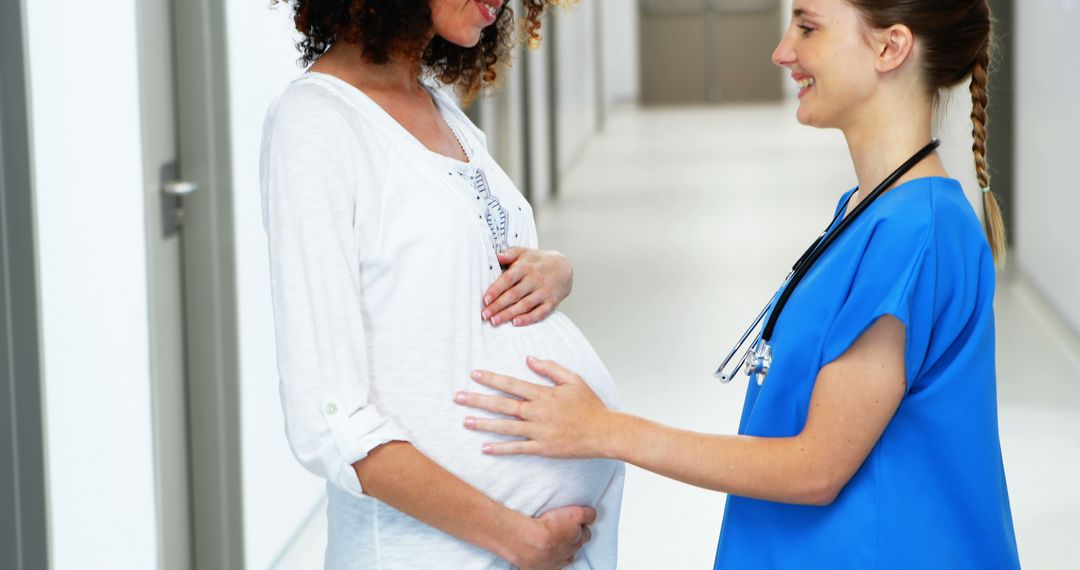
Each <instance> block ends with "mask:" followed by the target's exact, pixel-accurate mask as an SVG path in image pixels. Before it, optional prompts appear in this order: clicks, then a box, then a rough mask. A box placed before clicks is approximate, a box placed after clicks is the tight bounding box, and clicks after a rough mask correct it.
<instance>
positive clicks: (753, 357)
mask: <svg viewBox="0 0 1080 570" xmlns="http://www.w3.org/2000/svg"><path fill="white" fill-rule="evenodd" d="M743 367H744V368H745V370H746V375H747V376H749V377H750V378H753V379H754V381H755V382H757V385H758V386H761V385H762V384H764V383H765V377H766V376H768V375H769V368H772V346H771V345H770V344H769V343H768V342H766V341H765V340H764V339H760V338H759V339H758V341H757V342H755V343H754V345H753V346H751V347H750V349H749V350H747V351H746V356H744V357H743Z"/></svg>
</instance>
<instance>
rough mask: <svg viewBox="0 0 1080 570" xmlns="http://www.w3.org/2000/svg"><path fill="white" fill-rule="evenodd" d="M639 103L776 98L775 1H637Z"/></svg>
mask: <svg viewBox="0 0 1080 570" xmlns="http://www.w3.org/2000/svg"><path fill="white" fill-rule="evenodd" d="M640 9H641V78H642V100H643V101H644V102H645V103H646V104H679V103H718V102H736V101H779V100H780V99H781V98H782V97H783V87H782V85H783V84H782V74H781V73H780V72H779V71H778V70H777V69H776V67H775V66H773V64H772V61H771V58H770V56H771V54H772V52H773V49H774V48H775V47H776V44H777V42H779V41H780V34H781V29H780V3H779V1H778V0H641V4H640Z"/></svg>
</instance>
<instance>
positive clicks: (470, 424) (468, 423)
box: [465, 418, 476, 429]
mask: <svg viewBox="0 0 1080 570" xmlns="http://www.w3.org/2000/svg"><path fill="white" fill-rule="evenodd" d="M465 427H467V428H469V429H472V428H474V427H476V418H465Z"/></svg>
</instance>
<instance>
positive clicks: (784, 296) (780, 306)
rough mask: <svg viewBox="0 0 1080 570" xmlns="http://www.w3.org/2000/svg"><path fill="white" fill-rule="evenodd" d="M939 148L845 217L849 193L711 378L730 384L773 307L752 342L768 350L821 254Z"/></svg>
mask: <svg viewBox="0 0 1080 570" xmlns="http://www.w3.org/2000/svg"><path fill="white" fill-rule="evenodd" d="M939 146H941V141H939V140H938V139H932V140H931V141H930V143H929V144H927V145H926V146H924V147H923V148H922V149H920V150H919V151H918V152H916V153H915V154H914V155H912V157H911V158H909V159H908V160H907V161H906V162H904V164H902V165H900V167H899V168H897V169H896V170H895V171H893V173H892V174H890V175H889V176H888V177H886V178H885V180H883V181H882V182H881V184H878V186H877V187H876V188H874V190H873V192H871V193H870V194H869V195H868V196H867V197H866V198H865V199H863V200H862V201H861V202H859V204H858V205H857V206H855V209H854V210H852V212H851V214H849V215H847V216H844V212H845V211H846V210H847V205H848V203H849V202H850V200H851V197H852V196H854V195H855V192H852V193H851V194H850V195H849V196H848V200H847V201H845V202H844V205H843V206H842V207H841V208H840V210H839V211H838V212H837V213H836V215H835V216H833V219H832V221H830V222H829V225H828V226H827V227H826V228H825V231H824V232H822V234H821V235H820V236H819V237H818V238H817V239H816V240H814V243H812V244H810V247H809V248H807V250H806V251H805V252H804V253H803V254H802V256H801V257H799V260H798V261H796V262H795V265H794V266H792V268H791V273H789V274H788V276H787V277H786V278H785V279H784V283H783V284H782V285H781V288H782V289H781V292H780V296H779V298H777V299H776V303H775V304H773V303H772V302H771V301H770V302H769V303H767V304H766V305H765V308H764V309H762V310H761V313H759V314H758V316H757V318H756V319H754V322H753V324H751V325H750V327H749V328H747V329H746V332H744V333H743V335H742V337H740V338H739V342H738V343H737V344H736V345H735V348H733V349H731V352H729V353H728V354H727V356H726V357H725V358H724V360H723V362H721V363H720V366H719V367H718V368H717V369H716V372H715V373H714V374H713V375H714V376H716V377H717V378H719V379H720V381H721V382H723V383H725V384H726V383H728V382H730V381H731V380H732V378H734V376H735V375H736V374H738V373H739V370H740V369H741V368H742V366H743V362H742V361H740V364H739V366H736V367H735V370H733V371H732V372H731V374H725V373H724V369H725V368H727V366H728V364H729V363H730V362H731V360H732V358H734V357H735V355H736V354H738V353H739V351H740V350H741V349H742V347H743V345H744V344H745V343H746V340H747V339H748V338H750V335H751V334H753V332H754V329H756V328H757V326H758V324H759V323H761V321H762V320H763V319H764V318H765V315H766V314H767V313H768V312H769V308H770V307H773V311H772V314H770V315H769V320H768V321H767V322H766V323H765V326H764V327H763V328H762V332H761V336H760V337H758V341H756V342H755V345H757V344H759V343H763V344H764V345H765V347H766V348H768V344H769V341H770V340H772V335H773V331H774V330H775V329H776V323H777V321H779V319H780V315H781V314H782V313H783V310H784V306H785V305H787V302H788V300H789V299H790V298H791V295H792V294H793V293H794V292H795V289H796V287H798V285H799V282H801V281H802V279H803V277H805V276H806V274H807V273H809V272H810V269H812V268H813V266H814V263H816V262H817V260H818V259H819V258H821V256H822V254H824V253H825V251H826V250H827V249H828V248H829V246H830V245H832V244H833V242H835V241H836V240H837V239H838V238H839V237H840V235H841V234H843V232H844V230H846V229H847V228H848V227H849V226H851V224H852V223H854V222H855V220H856V219H858V217H859V216H860V215H862V213H863V212H865V211H866V209H867V208H869V207H870V205H871V204H873V202H874V201H875V200H877V199H878V197H879V196H881V195H882V194H883V193H884V192H885V191H886V190H888V189H889V188H890V187H892V185H893V184H895V183H896V181H897V180H899V179H900V177H902V176H903V175H904V174H906V173H907V172H908V171H909V170H911V169H912V168H913V167H914V166H915V165H916V164H918V163H919V162H922V160H923V159H925V158H926V157H927V156H929V155H930V153H931V152H934V150H936V149H937V148H938V147H939ZM856 191H858V189H856ZM840 218H842V219H840ZM837 219H840V223H839V224H836V221H837ZM834 225H836V228H835V229H833V226H834ZM830 229H832V230H833V231H831V232H830V231H829V230H830ZM748 374H749V372H748ZM762 380H764V374H762V375H761V377H760V378H759V383H760V382H761V381H762Z"/></svg>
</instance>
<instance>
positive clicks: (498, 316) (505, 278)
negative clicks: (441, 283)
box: [481, 247, 574, 327]
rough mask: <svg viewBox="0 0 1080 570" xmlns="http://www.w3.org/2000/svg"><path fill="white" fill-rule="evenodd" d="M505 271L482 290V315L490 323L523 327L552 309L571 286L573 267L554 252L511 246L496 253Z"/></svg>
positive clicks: (561, 300)
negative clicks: (485, 289)
mask: <svg viewBox="0 0 1080 570" xmlns="http://www.w3.org/2000/svg"><path fill="white" fill-rule="evenodd" d="M499 263H500V264H501V265H503V266H508V267H507V269H506V271H504V272H503V274H502V275H500V276H499V278H498V279H496V280H495V282H494V283H492V284H491V287H488V290H487V291H486V292H485V293H484V310H483V312H481V317H482V318H483V319H484V320H485V321H487V320H490V321H491V324H492V325H495V326H498V325H500V324H502V323H512V324H513V325H514V326H515V327H523V326H527V325H531V324H533V323H538V322H540V321H542V320H544V319H545V318H547V316H548V315H550V314H551V313H552V311H554V310H555V309H556V308H557V307H558V306H559V304H560V303H562V302H563V299H566V297H568V296H569V295H570V290H571V289H573V287H574V268H573V267H572V266H571V265H570V260H568V259H566V256H564V255H563V254H561V253H559V252H557V251H540V250H536V249H525V248H522V247H512V248H510V249H508V250H506V251H503V252H501V253H499Z"/></svg>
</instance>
